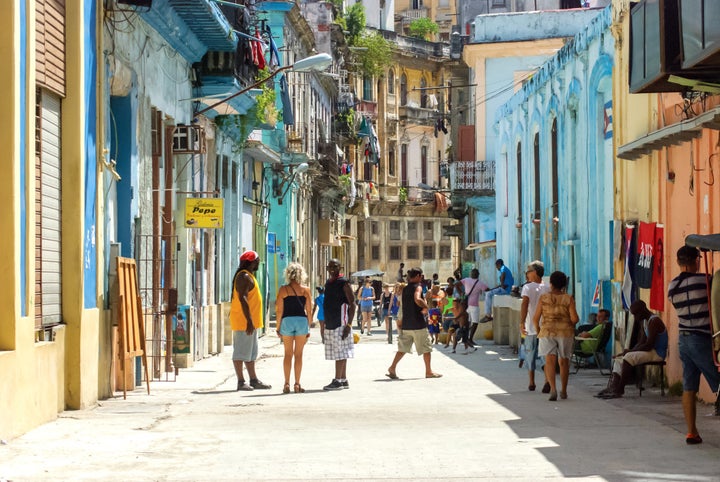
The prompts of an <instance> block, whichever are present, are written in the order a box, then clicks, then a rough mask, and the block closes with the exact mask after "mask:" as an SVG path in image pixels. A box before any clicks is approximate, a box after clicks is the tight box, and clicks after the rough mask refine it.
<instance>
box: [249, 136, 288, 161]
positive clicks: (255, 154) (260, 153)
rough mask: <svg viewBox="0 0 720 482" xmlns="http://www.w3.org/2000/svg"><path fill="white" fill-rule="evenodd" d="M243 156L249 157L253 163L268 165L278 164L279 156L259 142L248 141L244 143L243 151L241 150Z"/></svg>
mask: <svg viewBox="0 0 720 482" xmlns="http://www.w3.org/2000/svg"><path fill="white" fill-rule="evenodd" d="M243 156H244V157H246V158H247V157H250V158H252V159H253V160H254V161H258V162H266V163H268V164H279V163H280V162H281V161H280V154H278V153H277V152H276V151H274V150H272V149H270V148H269V147H268V146H266V145H265V144H263V143H262V142H260V141H253V140H248V141H245V149H243Z"/></svg>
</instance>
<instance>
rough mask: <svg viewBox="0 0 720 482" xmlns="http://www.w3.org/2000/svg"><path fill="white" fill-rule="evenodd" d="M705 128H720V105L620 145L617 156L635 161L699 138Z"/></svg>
mask: <svg viewBox="0 0 720 482" xmlns="http://www.w3.org/2000/svg"><path fill="white" fill-rule="evenodd" d="M703 129H716V130H720V107H716V108H714V109H711V110H709V111H707V112H705V113H704V114H700V115H699V116H697V117H693V118H692V119H687V120H684V121H682V122H678V123H675V124H672V125H669V126H667V127H663V128H662V129H658V130H656V131H654V132H651V133H650V134H648V135H646V136H643V137H641V138H639V139H636V140H634V141H632V142H628V143H627V144H625V145H623V146H620V147H619V148H618V153H617V156H618V157H619V158H621V159H627V160H629V161H634V160H636V159H638V158H640V157H642V156H644V155H646V154H650V153H651V152H652V151H656V150H659V149H662V148H663V147H667V146H672V145H678V144H681V143H683V142H687V141H690V140H692V139H697V138H698V137H700V136H701V135H702V130H703Z"/></svg>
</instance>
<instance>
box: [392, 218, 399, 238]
mask: <svg viewBox="0 0 720 482" xmlns="http://www.w3.org/2000/svg"><path fill="white" fill-rule="evenodd" d="M390 239H392V240H393V241H399V240H400V221H390Z"/></svg>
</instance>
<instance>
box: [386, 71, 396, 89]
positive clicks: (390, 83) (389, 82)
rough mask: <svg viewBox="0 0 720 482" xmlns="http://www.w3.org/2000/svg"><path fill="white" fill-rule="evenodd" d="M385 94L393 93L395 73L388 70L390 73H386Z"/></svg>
mask: <svg viewBox="0 0 720 482" xmlns="http://www.w3.org/2000/svg"><path fill="white" fill-rule="evenodd" d="M387 92H388V94H394V93H395V72H393V70H392V69H390V71H389V72H388V79H387Z"/></svg>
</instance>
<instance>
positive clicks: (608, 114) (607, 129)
mask: <svg viewBox="0 0 720 482" xmlns="http://www.w3.org/2000/svg"><path fill="white" fill-rule="evenodd" d="M612 115H613V112H612V100H609V101H607V102H606V103H605V126H604V128H603V132H604V133H605V139H612V135H613V118H612Z"/></svg>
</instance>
